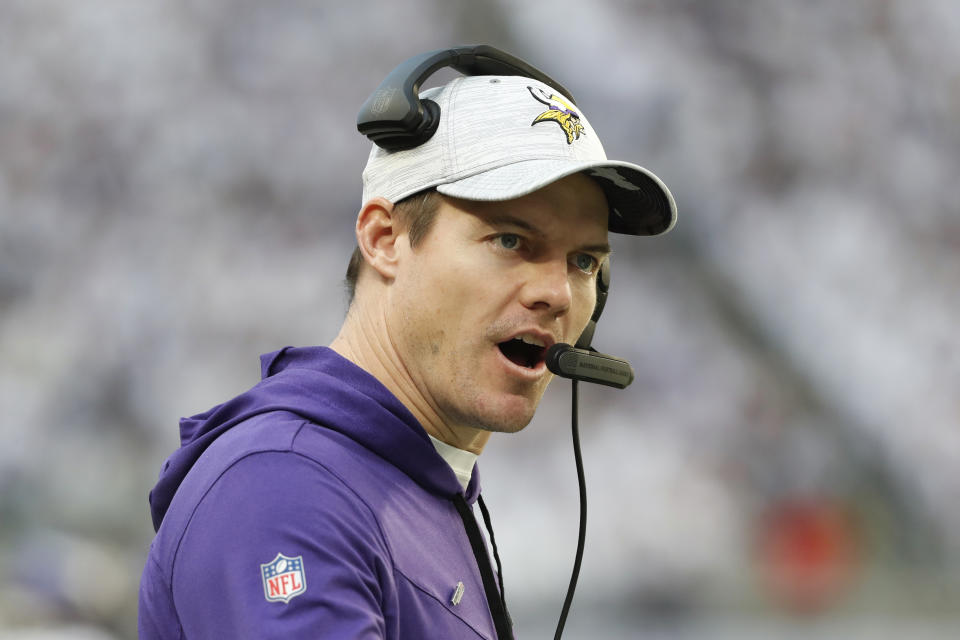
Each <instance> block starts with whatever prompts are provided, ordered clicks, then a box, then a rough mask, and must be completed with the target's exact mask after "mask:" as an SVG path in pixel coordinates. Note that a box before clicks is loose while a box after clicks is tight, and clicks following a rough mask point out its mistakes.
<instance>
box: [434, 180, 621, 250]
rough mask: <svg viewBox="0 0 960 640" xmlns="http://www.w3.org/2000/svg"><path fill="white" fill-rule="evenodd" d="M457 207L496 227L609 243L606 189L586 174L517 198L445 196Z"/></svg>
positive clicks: (559, 181) (582, 241)
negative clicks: (500, 199)
mask: <svg viewBox="0 0 960 640" xmlns="http://www.w3.org/2000/svg"><path fill="white" fill-rule="evenodd" d="M445 201H446V202H448V203H450V204H451V205H452V207H453V208H454V209H458V210H460V211H463V212H466V213H469V214H471V215H472V216H473V217H474V218H475V219H476V221H478V222H480V223H483V224H487V225H491V226H496V227H517V228H519V229H522V230H526V231H529V232H531V233H534V234H537V235H544V236H556V237H557V238H558V239H560V238H562V239H565V240H569V241H571V242H576V243H577V244H595V245H604V246H605V245H606V242H607V224H608V216H609V208H608V205H607V200H606V197H605V196H604V193H603V190H602V189H601V188H600V187H599V186H598V185H597V184H596V183H595V182H594V181H593V179H591V178H588V177H587V176H584V175H582V174H574V175H571V176H567V177H565V178H562V179H560V180H557V181H556V182H553V183H551V184H549V185H547V186H545V187H543V188H542V189H539V190H537V191H534V192H533V193H530V194H528V195H525V196H522V197H520V198H516V199H513V200H503V201H493V202H483V201H472V200H460V199H458V198H445Z"/></svg>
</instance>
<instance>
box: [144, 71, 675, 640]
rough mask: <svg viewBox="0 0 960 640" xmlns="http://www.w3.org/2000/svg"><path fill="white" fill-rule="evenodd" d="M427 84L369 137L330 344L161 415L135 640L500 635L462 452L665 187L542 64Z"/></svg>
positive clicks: (517, 422)
mask: <svg viewBox="0 0 960 640" xmlns="http://www.w3.org/2000/svg"><path fill="white" fill-rule="evenodd" d="M428 93H429V94H430V95H431V97H432V99H433V100H434V101H436V102H437V104H438V105H439V107H440V113H441V121H440V125H439V128H438V130H437V132H436V133H435V134H434V136H433V137H432V138H430V139H429V141H427V142H426V143H424V144H422V145H420V146H417V147H415V148H413V149H409V150H405V151H395V152H389V151H384V150H382V149H379V148H377V147H374V149H373V151H372V152H371V154H370V158H369V160H368V163H367V167H366V169H365V171H364V193H363V205H362V208H361V210H360V212H359V215H358V216H357V223H356V237H357V250H356V252H355V254H354V257H353V259H352V260H351V264H350V267H349V269H348V283H349V285H350V287H351V296H352V300H351V304H350V308H349V310H348V313H347V317H346V319H345V321H344V323H343V326H342V328H341V330H340V333H339V335H338V336H337V337H336V339H335V340H334V341H333V343H332V344H331V345H330V347H329V348H300V349H293V348H287V349H284V350H281V351H279V352H276V353H272V354H267V355H265V356H263V357H262V359H261V360H262V371H263V376H264V379H263V381H262V382H261V383H260V384H258V385H257V386H255V387H254V388H253V389H251V390H250V391H248V392H246V393H244V394H242V395H240V396H238V397H237V398H234V399H233V400H230V401H228V402H226V403H224V404H222V405H219V406H217V407H214V408H213V409H211V410H210V411H208V412H207V413H204V414H201V415H199V416H195V417H193V418H189V419H184V420H183V421H181V433H182V443H183V446H182V447H181V448H180V449H179V450H178V451H177V452H175V453H174V454H173V455H172V456H171V457H170V459H169V460H168V461H167V463H166V464H165V465H164V468H163V471H162V473H161V477H160V481H159V482H158V484H157V486H156V488H155V489H154V490H153V491H152V492H151V499H150V500H151V509H152V512H153V517H154V526H155V527H156V528H157V530H158V533H157V536H156V539H155V540H154V542H153V545H152V546H151V550H150V556H149V559H148V561H147V566H146V569H145V571H144V575H143V579H142V583H141V593H140V635H141V637H142V638H181V637H185V638H191V639H192V638H258V639H260V638H405V639H417V640H420V639H423V638H443V639H455V638H508V637H512V631H511V626H510V624H511V623H510V621H509V616H508V615H507V612H506V605H505V603H504V601H503V597H502V582H500V583H499V584H498V577H497V576H496V575H495V574H494V571H493V569H492V567H491V563H490V558H489V557H488V555H487V549H486V541H485V540H484V538H483V535H482V533H481V532H480V530H479V528H478V525H477V522H476V520H475V519H474V516H473V512H472V504H473V503H474V501H475V500H477V498H478V495H479V492H480V485H479V476H478V473H477V470H476V467H475V465H474V463H475V461H476V458H477V456H478V455H479V454H480V453H481V451H482V450H483V448H484V445H485V444H486V442H487V440H488V439H489V437H490V434H491V433H493V432H515V431H518V430H520V429H522V428H523V427H524V426H526V425H527V423H528V422H529V421H530V419H531V418H532V416H533V414H534V411H535V409H536V407H537V404H538V402H539V401H540V398H541V395H542V394H543V391H544V389H545V387H546V385H547V383H548V382H549V380H550V378H551V374H550V373H549V372H548V371H547V369H546V366H545V363H544V353H545V351H546V349H547V348H548V347H549V346H550V345H552V344H554V343H556V342H567V343H574V342H576V340H577V337H578V336H579V335H580V333H581V332H582V331H583V330H584V328H585V326H586V325H587V322H588V320H589V319H590V316H591V312H592V311H593V307H594V303H595V300H596V298H595V296H596V288H595V287H596V276H597V271H598V269H599V267H600V265H601V263H602V262H603V261H604V260H606V259H607V257H608V255H609V251H610V249H609V245H608V239H607V233H608V229H609V230H612V231H618V232H623V233H630V234H635V235H654V234H657V233H662V232H664V231H666V230H668V229H669V228H670V227H671V226H672V225H673V223H674V220H675V205H674V203H673V199H672V197H671V196H670V193H669V191H667V189H666V187H664V186H663V185H662V183H661V182H660V181H659V180H658V179H657V178H656V177H655V176H653V175H652V174H650V173H649V172H647V171H646V170H644V169H642V168H640V167H637V166H635V165H630V164H627V163H622V162H613V161H608V160H607V159H606V156H605V154H604V151H603V148H602V146H601V145H600V142H599V140H598V138H597V135H596V133H595V132H594V130H593V129H592V128H591V126H590V124H589V122H588V121H587V120H586V118H585V117H584V116H583V114H582V113H580V111H579V110H578V109H577V108H576V107H574V106H573V104H572V102H571V101H570V99H569V97H567V96H562V95H560V94H559V92H558V91H557V90H556V89H554V88H553V87H550V86H547V85H545V84H543V83H542V82H539V81H537V80H533V79H530V78H526V77H518V76H504V77H490V76H474V77H465V78H458V79H456V80H454V81H452V82H451V83H449V84H448V85H446V86H444V87H442V88H439V89H436V90H432V91H431V92H425V95H426V94H428ZM481 511H482V512H483V516H484V520H485V521H486V522H487V528H488V530H489V519H488V516H487V513H486V509H485V508H483V505H482V501H481ZM493 549H494V555H496V547H495V545H494V547H493ZM497 564H499V561H497ZM497 573H499V572H497Z"/></svg>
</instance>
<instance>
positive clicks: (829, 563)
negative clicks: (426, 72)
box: [0, 0, 960, 640]
mask: <svg viewBox="0 0 960 640" xmlns="http://www.w3.org/2000/svg"><path fill="white" fill-rule="evenodd" d="M481 42H482V43H488V44H493V45H495V46H498V47H500V48H502V49H505V50H507V51H510V52H511V53H514V54H515V55H518V56H520V57H523V58H525V59H528V60H529V61H531V62H532V63H533V64H535V65H536V66H538V67H540V68H542V69H544V70H545V71H546V72H547V73H549V74H550V75H552V76H554V77H556V78H558V79H559V80H560V81H561V82H562V83H563V84H564V85H565V86H567V87H568V88H570V90H571V91H572V92H573V93H574V94H575V95H576V96H577V100H578V105H579V106H580V107H582V108H583V110H584V111H585V112H586V113H587V114H588V117H589V118H590V121H591V123H592V124H593V125H594V127H595V128H596V129H597V131H598V132H599V133H600V134H601V135H602V136H603V140H604V143H605V147H606V150H607V153H608V155H609V156H610V157H613V158H617V159H624V160H630V161H635V162H637V163H639V164H641V165H644V166H646V167H648V168H650V169H651V170H653V171H655V172H656V173H657V174H658V175H659V176H661V177H662V178H663V179H664V181H665V182H666V183H667V184H668V185H669V186H670V188H671V189H672V190H673V192H674V195H675V196H676V198H677V201H678V205H679V209H680V222H679V224H678V227H677V228H676V229H675V230H674V231H672V232H671V233H670V234H668V235H667V236H664V237H663V238H652V239H637V238H632V237H630V238H619V237H615V238H612V240H613V242H614V256H613V262H612V264H613V283H612V292H611V297H610V302H609V304H608V306H607V310H606V311H605V313H604V317H603V319H602V321H601V322H600V328H599V330H598V333H597V337H596V339H595V341H594V344H595V345H596V346H597V348H599V349H600V350H601V351H606V352H609V353H613V354H615V355H618V356H621V357H624V358H626V359H627V360H629V361H630V362H631V363H632V364H633V367H634V370H635V372H636V380H635V382H634V383H633V385H632V386H631V387H630V388H629V389H627V390H626V391H614V390H610V389H606V388H581V392H580V393H581V408H580V411H581V417H580V419H581V427H580V428H581V437H582V440H583V448H584V457H585V464H586V476H587V488H588V495H589V499H590V524H589V527H588V532H587V548H586V555H585V558H584V567H583V572H582V574H581V580H580V586H579V587H578V591H577V599H576V600H575V602H574V607H573V610H572V612H571V618H570V622H569V623H568V631H567V635H568V637H585V638H587V637H589V638H636V637H651V638H660V637H669V638H691V639H693V638H697V639H714V638H717V639H720V638H781V637H782V638H794V637H796V638H800V637H817V638H828V639H830V638H838V639H839V638H861V637H862V638H886V637H891V638H893V637H902V636H907V635H909V636H910V637H916V638H931V639H933V638H936V639H939V638H953V637H956V630H957V629H958V628H960V510H958V509H957V508H956V505H957V502H958V499H960V395H958V393H957V390H958V388H960V337H958V335H957V326H958V324H960V322H958V321H960V299H958V296H956V295H955V291H956V289H957V283H958V282H960V204H958V199H957V198H956V196H955V194H956V188H957V187H956V184H955V180H956V176H957V175H960V6H958V5H957V4H956V3H954V2H951V1H950V0H916V1H908V0H885V1H883V2H875V1H871V0H845V1H844V2H826V1H822V0H815V1H811V2H791V1H789V0H776V1H773V2H764V1H762V0H731V1H729V2H706V1H696V0H642V1H637V2H631V1H629V0H596V1H595V2H592V3H578V2H573V1H572V0H553V1H552V2H545V1H542V0H530V1H528V2H524V3H514V2H509V1H508V0H485V1H483V2H478V1H474V2H470V1H467V0H457V1H455V2H444V1H441V0H411V1H404V2H396V3H381V2H377V1H376V0H357V1H355V2H350V3H328V2H322V1H320V0H276V1H274V2H269V3H264V2H253V1H252V0H231V1H228V0H204V1H203V2H201V1H199V0H172V1H168V2H163V3H128V2H123V1H122V0H89V1H87V2H82V3H73V2H65V1H59V0H14V1H12V2H4V3H3V4H2V5H0V51H2V53H3V55H2V56H0V436H2V438H3V442H4V445H3V446H2V447H0V640H6V639H7V638H27V639H28V640H29V639H33V640H41V639H44V640H45V639H46V638H68V639H75V640H87V639H91V640H101V639H104V640H106V639H117V638H132V637H135V635H136V630H135V625H136V590H137V584H138V581H139V574H140V570H141V568H142V565H143V561H144V559H145V552H146V548H147V546H148V545H149V543H150V540H151V538H152V533H153V532H152V529H151V526H150V518H149V515H148V512H147V502H146V499H147V492H148V491H149V488H150V487H151V486H152V484H153V482H154V481H155V479H156V475H157V473H158V471H159V468H160V465H161V463H162V462H163V460H164V459H165V458H166V456H167V455H169V453H170V452H172V450H173V449H174V448H176V446H177V445H178V435H177V420H178V418H179V417H180V416H183V415H190V414H193V413H197V412H199V411H202V410H205V409H207V408H208V407H210V406H212V405H214V404H217V403H219V402H221V401H223V400H225V399H227V398H228V397H230V396H232V395H234V394H236V393H238V392H240V391H242V390H244V389H245V388H247V387H248V386H250V385H252V384H254V383H255V382H256V380H257V378H258V376H259V364H258V359H257V356H258V355H259V354H260V353H263V352H266V351H271V350H274V349H277V348H280V347H282V346H285V345H309V344H326V343H327V342H329V340H330V339H332V337H333V336H334V335H335V333H336V330H337V329H338V327H339V324H340V320H341V318H342V316H343V313H344V311H345V306H346V300H345V295H344V291H343V287H342V275H343V272H344V270H345V267H346V263H347V260H348V257H349V254H350V251H351V249H352V246H353V239H352V229H353V220H354V216H355V214H356V212H357V210H358V208H359V205H360V170H361V168H362V166H363V164H364V161H365V158H366V154H367V153H368V150H369V147H368V143H367V141H366V140H365V139H363V138H362V137H361V136H360V135H359V134H357V133H356V130H355V117H356V110H357V108H358V106H359V105H360V104H361V103H362V102H363V101H364V100H365V99H366V97H367V95H368V94H369V92H370V91H371V90H372V89H373V88H374V87H376V86H377V84H378V83H379V82H380V80H381V79H382V78H383V77H384V76H385V75H386V74H387V73H388V72H389V71H390V70H391V69H392V68H393V67H394V66H395V65H396V64H398V63H399V62H400V61H402V60H404V59H405V58H407V57H409V56H412V55H414V54H417V53H420V52H422V51H427V50H430V49H437V48H443V47H446V46H449V45H452V44H461V43H481ZM951 194H954V195H951ZM569 424H570V415H569V387H568V383H566V382H565V381H557V382H555V383H554V384H553V385H552V387H551V389H550V390H549V392H548V394H547V397H546V399H545V402H544V404H543V406H542V407H541V410H540V412H539V413H538V416H537V418H535V420H534V422H533V423H532V424H531V425H530V426H529V427H528V428H527V429H526V430H524V431H523V432H522V433H520V434H517V435H515V436H509V437H508V436H501V437H495V438H493V439H492V440H491V444H490V446H489V447H488V448H487V451H486V452H485V453H484V455H483V456H482V458H481V461H480V468H481V471H482V474H483V481H484V487H485V490H484V494H485V496H486V500H487V502H488V504H489V505H490V507H491V511H492V515H493V519H494V525H495V527H496V529H497V532H498V544H499V546H500V553H501V555H502V557H503V561H504V571H505V576H504V578H505V587H506V593H507V597H508V600H509V601H510V603H511V611H512V613H513V616H514V619H515V622H516V624H517V626H518V628H519V629H520V630H521V632H522V635H523V637H530V638H536V637H548V636H552V629H553V626H554V625H555V621H556V615H557V613H558V611H559V606H560V604H561V602H562V598H563V594H564V590H565V588H566V583H567V579H568V577H569V572H570V568H571V565H572V562H573V552H574V548H575V544H576V532H577V487H576V477H575V472H574V466H573V454H572V451H571V446H570V442H569Z"/></svg>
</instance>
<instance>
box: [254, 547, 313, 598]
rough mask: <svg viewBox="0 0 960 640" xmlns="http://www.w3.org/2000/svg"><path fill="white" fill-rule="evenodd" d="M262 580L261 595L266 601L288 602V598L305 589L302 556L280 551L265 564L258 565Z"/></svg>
mask: <svg viewBox="0 0 960 640" xmlns="http://www.w3.org/2000/svg"><path fill="white" fill-rule="evenodd" d="M260 577H261V579H262V580H263V595H264V596H265V597H266V598H267V601H268V602H290V599H291V598H293V597H295V596H298V595H300V594H301V593H303V592H304V591H306V590H307V579H306V576H305V575H304V573H303V556H297V557H296V558H290V557H287V556H285V555H283V554H282V553H278V554H277V557H276V558H274V559H273V560H271V561H270V562H268V563H267V564H262V565H260Z"/></svg>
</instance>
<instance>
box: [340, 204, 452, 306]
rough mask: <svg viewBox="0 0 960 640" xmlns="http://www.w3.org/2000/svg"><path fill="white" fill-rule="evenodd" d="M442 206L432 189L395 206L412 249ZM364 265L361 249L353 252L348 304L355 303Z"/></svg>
mask: <svg viewBox="0 0 960 640" xmlns="http://www.w3.org/2000/svg"><path fill="white" fill-rule="evenodd" d="M439 206H440V197H439V196H438V195H437V190H436V189H433V188H430V189H424V190H423V191H418V192H417V193H415V194H413V195H412V196H407V197H406V198H404V199H403V200H400V201H399V202H397V203H396V204H395V205H394V206H393V212H394V215H396V216H397V219H398V220H399V222H400V225H402V226H403V227H405V228H406V229H407V237H408V238H409V239H410V246H411V248H414V249H416V248H417V247H418V246H419V245H420V243H421V242H423V239H424V238H425V237H426V235H427V233H429V232H430V228H431V227H432V226H433V221H434V220H435V219H436V217H437V209H438V208H439ZM362 265H363V254H362V253H360V247H356V248H354V250H353V255H351V256H350V262H349V263H348V264H347V275H346V278H345V279H344V282H343V283H344V286H345V287H346V290H347V304H350V303H352V302H353V296H354V294H355V293H356V290H357V278H358V277H359V275H360V267H361V266H362Z"/></svg>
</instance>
